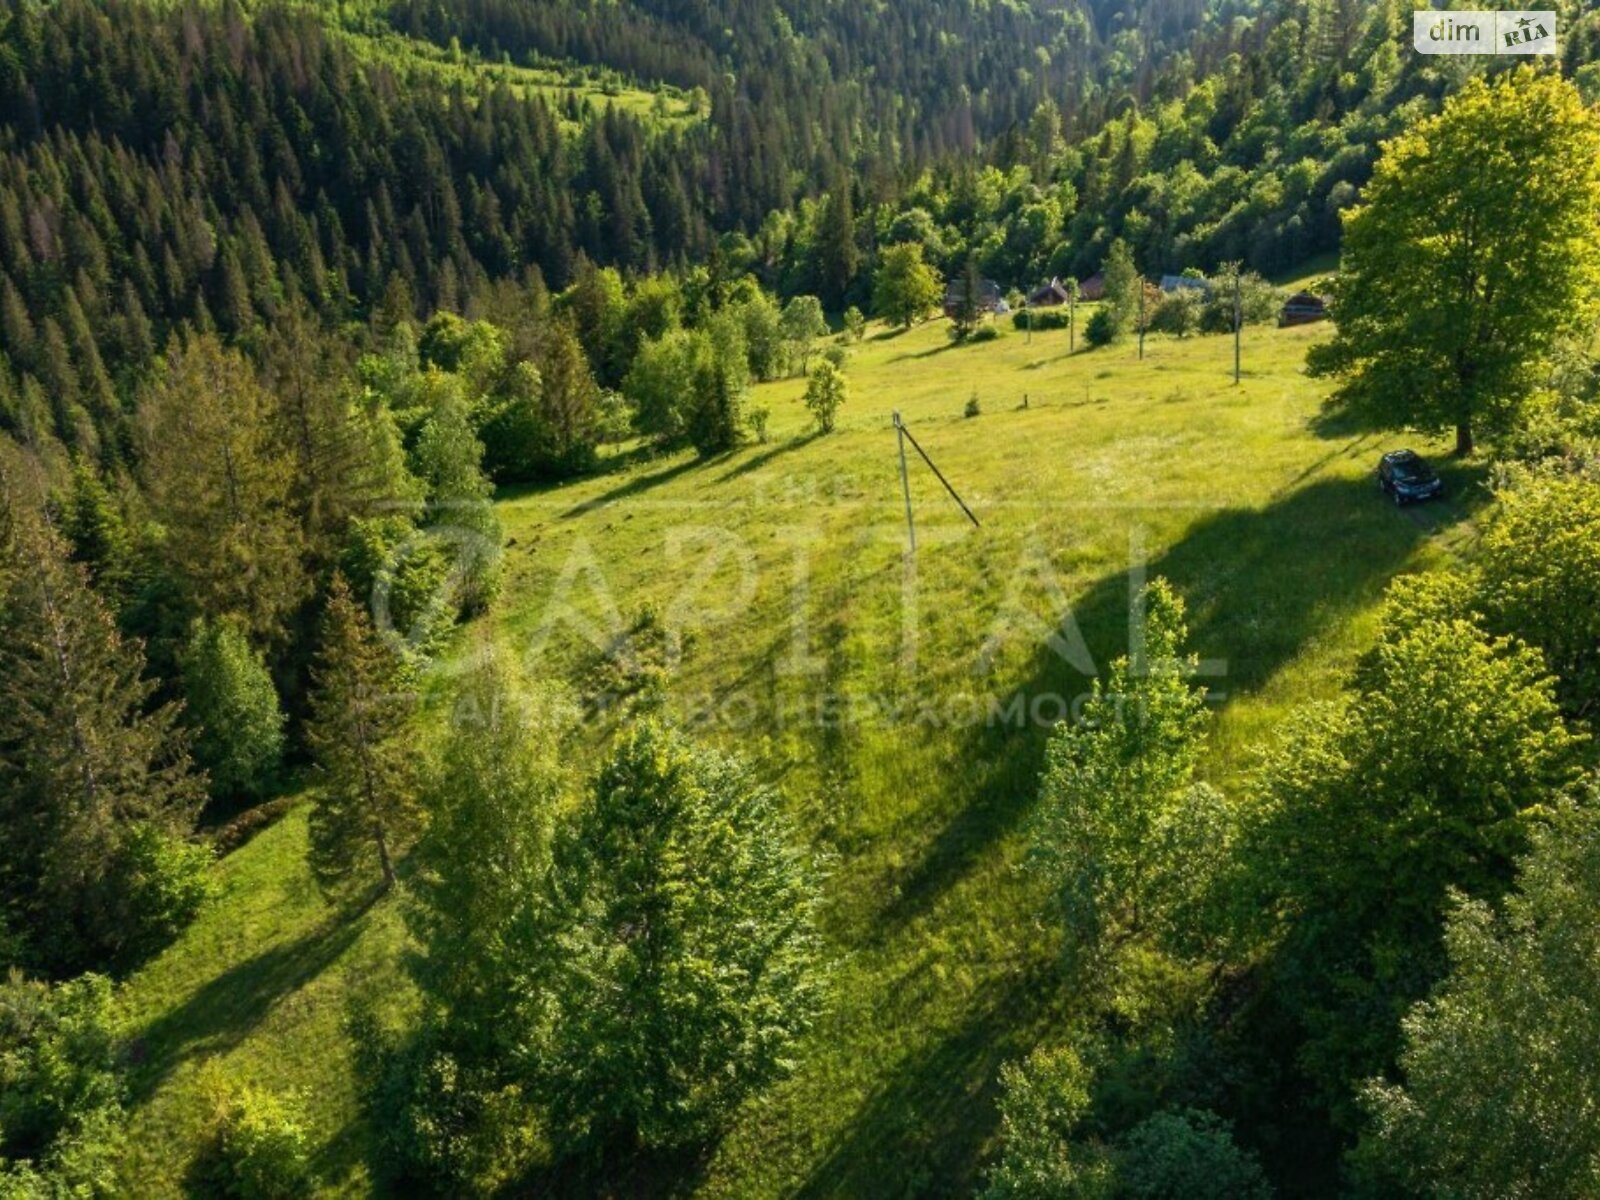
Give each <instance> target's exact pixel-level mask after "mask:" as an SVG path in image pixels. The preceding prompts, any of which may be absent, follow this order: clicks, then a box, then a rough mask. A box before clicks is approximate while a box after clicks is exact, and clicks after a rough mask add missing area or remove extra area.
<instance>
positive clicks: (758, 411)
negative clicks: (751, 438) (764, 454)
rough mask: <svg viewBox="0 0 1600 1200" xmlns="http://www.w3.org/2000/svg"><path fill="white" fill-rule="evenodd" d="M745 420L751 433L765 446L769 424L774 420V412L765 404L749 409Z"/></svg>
mask: <svg viewBox="0 0 1600 1200" xmlns="http://www.w3.org/2000/svg"><path fill="white" fill-rule="evenodd" d="M744 419H745V421H746V422H748V423H749V425H750V432H751V433H752V434H754V435H755V439H756V441H758V442H760V443H761V444H762V445H763V446H764V445H766V444H767V423H768V422H769V421H770V420H772V410H771V409H770V408H768V407H767V406H766V405H765V404H758V405H756V406H755V407H754V408H751V409H748V410H747V411H746V412H745V414H744Z"/></svg>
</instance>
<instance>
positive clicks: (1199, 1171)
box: [1117, 1109, 1271, 1200]
mask: <svg viewBox="0 0 1600 1200" xmlns="http://www.w3.org/2000/svg"><path fill="white" fill-rule="evenodd" d="M1117 1151H1118V1152H1117V1181H1118V1183H1119V1185H1120V1186H1119V1188H1118V1193H1117V1194H1118V1195H1120V1196H1126V1197H1128V1198H1129V1200H1168V1198H1169V1197H1177V1196H1182V1197H1185V1198H1190V1197H1192V1198H1194V1200H1201V1198H1203V1197H1207V1196H1215V1197H1217V1198H1218V1200H1267V1197H1268V1196H1269V1195H1271V1193H1270V1192H1269V1191H1268V1189H1267V1184H1266V1180H1265V1179H1264V1178H1263V1177H1262V1174H1261V1166H1260V1164H1259V1163H1257V1162H1256V1159H1255V1156H1254V1155H1253V1154H1248V1153H1246V1152H1245V1151H1243V1150H1241V1149H1239V1147H1238V1146H1236V1145H1234V1142H1233V1136H1232V1134H1231V1133H1229V1131H1228V1127H1227V1126H1226V1125H1224V1124H1223V1123H1222V1121H1221V1120H1220V1119H1219V1118H1218V1117H1217V1116H1215V1115H1214V1114H1212V1113H1208V1112H1198V1111H1195V1110H1193V1109H1189V1110H1187V1111H1184V1112H1161V1113H1156V1114H1155V1116H1153V1117H1150V1118H1149V1119H1148V1120H1146V1121H1144V1122H1143V1123H1141V1124H1139V1125H1138V1126H1136V1127H1134V1128H1133V1129H1132V1130H1130V1131H1129V1132H1128V1134H1127V1136H1125V1137H1124V1138H1123V1139H1122V1140H1121V1142H1120V1143H1119V1145H1118V1147H1117Z"/></svg>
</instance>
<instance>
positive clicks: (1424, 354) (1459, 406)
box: [1309, 68, 1600, 454]
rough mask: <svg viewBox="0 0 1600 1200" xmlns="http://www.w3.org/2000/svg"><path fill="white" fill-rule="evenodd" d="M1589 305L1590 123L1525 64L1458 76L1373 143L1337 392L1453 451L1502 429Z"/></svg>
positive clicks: (1598, 173) (1594, 281)
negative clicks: (1427, 112)
mask: <svg viewBox="0 0 1600 1200" xmlns="http://www.w3.org/2000/svg"><path fill="white" fill-rule="evenodd" d="M1597 304H1600V115H1596V113H1595V112H1594V111H1593V110H1592V109H1589V108H1587V107H1585V105H1584V103H1583V101H1582V100H1581V98H1580V97H1579V95H1578V92H1577V89H1576V88H1574V87H1573V86H1572V84H1570V83H1568V82H1566V81H1565V80H1563V79H1561V78H1560V77H1559V76H1557V75H1555V74H1552V73H1539V72H1536V71H1534V70H1532V69H1530V68H1521V69H1518V70H1516V71H1511V72H1507V73H1505V74H1503V75H1501V76H1499V77H1498V78H1497V79H1495V80H1494V82H1492V83H1486V82H1484V81H1483V80H1480V79H1474V80H1471V81H1469V82H1468V83H1467V84H1466V85H1465V86H1464V87H1463V88H1462V89H1461V91H1460V92H1458V93H1457V94H1456V95H1455V96H1453V97H1451V98H1450V99H1449V100H1447V101H1446V102H1445V105H1444V108H1443V110H1442V111H1441V112H1440V113H1439V115H1438V116H1436V117H1432V118H1430V119H1428V120H1424V121H1420V122H1418V123H1417V124H1415V125H1414V126H1412V128H1411V129H1409V130H1408V131H1406V132H1405V133H1403V134H1401V135H1400V136H1398V137H1396V138H1395V139H1394V140H1392V141H1391V142H1389V143H1388V144H1387V145H1386V146H1385V148H1384V153H1383V157H1382V158H1381V159H1380V160H1379V162H1378V165H1377V168H1376V170H1375V171H1374V174H1373V178H1372V180H1371V182H1370V183H1369V184H1368V185H1367V188H1366V191H1365V193H1364V195H1363V203H1362V204H1361V205H1359V206H1358V207H1356V208H1354V209H1352V210H1350V211H1349V212H1348V213H1347V215H1346V218H1345V232H1344V244H1343V256H1342V261H1341V269H1340V275H1339V278H1338V280H1337V281H1336V283H1335V286H1334V310H1333V311H1334V319H1335V321H1336V322H1337V326H1338V331H1337V333H1336V335H1335V336H1334V338H1333V340H1331V341H1330V342H1328V343H1326V344H1325V345H1323V346H1319V347H1316V348H1314V349H1313V350H1312V352H1311V355H1310V359H1309V361H1310V364H1311V368H1312V370H1313V371H1314V372H1317V373H1321V374H1331V375H1338V376H1340V377H1341V380H1342V381H1341V383H1340V386H1339V391H1338V393H1337V395H1338V396H1339V397H1340V398H1341V399H1342V400H1344V401H1345V402H1347V403H1349V404H1350V405H1352V406H1353V407H1355V408H1356V409H1358V410H1360V411H1363V412H1365V413H1366V414H1368V415H1370V416H1371V417H1373V418H1375V419H1376V420H1378V421H1380V422H1382V423H1384V424H1386V425H1390V426H1394V427H1406V428H1416V429H1422V430H1426V431H1444V430H1447V429H1452V428H1453V429H1454V430H1455V435H1456V450H1457V452H1458V453H1461V454H1466V453H1469V452H1470V451H1471V450H1472V447H1473V439H1474V437H1475V435H1476V434H1477V433H1480V432H1488V433H1497V432H1500V431H1503V430H1505V429H1507V428H1508V427H1510V426H1511V425H1512V424H1513V423H1514V422H1515V420H1516V418H1517V415H1518V412H1519V410H1520V409H1521V407H1522V404H1523V402H1524V401H1525V400H1526V399H1527V397H1528V396H1529V394H1530V393H1531V392H1532V391H1533V389H1534V388H1535V387H1537V386H1538V384H1539V367H1540V364H1541V363H1543V362H1544V361H1545V360H1546V357H1547V355H1548V354H1549V352H1550V350H1551V348H1552V347H1553V346H1554V345H1555V344H1556V343H1557V342H1558V341H1559V340H1560V339H1562V338H1563V337H1566V336H1568V335H1571V334H1575V333H1583V332H1586V331H1588V330H1589V329H1590V327H1591V326H1592V324H1593V321H1594V317H1595V314H1596V311H1597Z"/></svg>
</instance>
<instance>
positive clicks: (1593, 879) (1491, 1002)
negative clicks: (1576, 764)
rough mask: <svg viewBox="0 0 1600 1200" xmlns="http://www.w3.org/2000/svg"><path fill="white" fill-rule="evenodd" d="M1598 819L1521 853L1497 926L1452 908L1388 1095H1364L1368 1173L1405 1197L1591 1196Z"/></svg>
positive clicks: (1567, 824) (1581, 819)
mask: <svg viewBox="0 0 1600 1200" xmlns="http://www.w3.org/2000/svg"><path fill="white" fill-rule="evenodd" d="M1597 910H1600V814H1597V813H1596V811H1595V810H1594V809H1593V808H1592V807H1585V808H1581V809H1580V808H1572V809H1568V810H1566V811H1564V812H1563V813H1562V814H1561V815H1560V816H1559V817H1558V818H1557V820H1556V821H1555V822H1554V823H1553V824H1552V826H1550V827H1549V828H1547V829H1545V830H1542V831H1540V833H1539V834H1538V835H1536V837H1535V839H1534V846H1533V850H1532V852H1531V853H1530V854H1529V855H1528V856H1527V857H1526V858H1525V859H1524V860H1523V863H1522V870H1521V874H1520V876H1519V879H1518V888H1517V890H1516V892H1514V893H1513V894H1511V895H1510V896H1508V897H1506V900H1505V905H1504V911H1503V912H1498V913H1497V912H1496V911H1495V910H1494V909H1493V908H1491V907H1490V906H1489V905H1487V904H1484V903H1483V902H1481V901H1473V900H1468V899H1466V898H1464V897H1460V896H1458V897H1457V898H1456V903H1455V906H1454V909H1453V911H1452V913H1451V915H1450V919H1449V924H1448V927H1447V929H1446V933H1445V942H1446V945H1447V946H1448V948H1449V953H1450V973H1449V975H1447V976H1446V977H1445V979H1444V980H1443V982H1442V983H1441V984H1440V986H1439V988H1438V990H1437V991H1436V992H1435V993H1434V994H1433V996H1432V997H1431V998H1430V999H1429V1000H1427V1001H1425V1002H1423V1003H1420V1004H1418V1005H1417V1006H1416V1007H1414V1008H1413V1009H1412V1010H1411V1012H1410V1014H1409V1015H1408V1016H1407V1017H1406V1020H1405V1033H1406V1048H1405V1050H1404V1051H1403V1052H1402V1053H1401V1055H1400V1066H1401V1070H1402V1072H1403V1074H1404V1081H1403V1082H1402V1083H1385V1082H1381V1081H1374V1082H1373V1083H1372V1084H1371V1085H1370V1086H1369V1088H1368V1090H1367V1096H1366V1099H1367V1103H1368V1107H1369V1109H1370V1110H1371V1112H1372V1115H1373V1117H1374V1118H1375V1129H1374V1137H1373V1139H1372V1141H1371V1142H1370V1143H1369V1144H1368V1145H1366V1146H1364V1147H1363V1151H1364V1153H1363V1156H1362V1157H1363V1158H1364V1159H1365V1160H1366V1161H1367V1162H1368V1164H1369V1165H1375V1166H1377V1167H1378V1168H1379V1170H1380V1171H1382V1172H1384V1173H1386V1174H1389V1175H1392V1176H1394V1177H1396V1178H1398V1179H1399V1180H1401V1181H1403V1182H1404V1183H1405V1184H1407V1185H1409V1186H1410V1187H1411V1188H1412V1189H1414V1190H1415V1191H1416V1192H1417V1193H1418V1194H1426V1195H1441V1196H1459V1197H1462V1198H1463V1200H1466V1198H1482V1200H1489V1198H1491V1197H1495V1198H1498V1197H1505V1196H1586V1195H1592V1194H1594V1193H1595V1191H1596V1190H1597V1189H1600V1121H1597V1120H1596V1107H1597V1105H1600V925H1597V924H1596V921H1595V913H1596V911H1597Z"/></svg>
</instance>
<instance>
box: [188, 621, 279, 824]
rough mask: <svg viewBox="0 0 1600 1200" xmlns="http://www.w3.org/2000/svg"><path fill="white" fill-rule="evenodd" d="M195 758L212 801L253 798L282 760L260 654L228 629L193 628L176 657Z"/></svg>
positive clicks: (226, 624) (273, 694) (229, 624)
mask: <svg viewBox="0 0 1600 1200" xmlns="http://www.w3.org/2000/svg"><path fill="white" fill-rule="evenodd" d="M179 667H180V668H181V669H182V672H183V693H184V699H185V700H186V701H187V705H186V708H185V711H184V717H185V719H186V721H187V722H188V723H189V724H190V725H191V726H192V727H193V728H194V731H195V740H194V755H195V758H196V759H197V760H198V761H199V762H200V763H201V765H203V766H204V767H205V768H206V773H207V774H208V775H209V776H210V779H211V789H212V794H213V795H214V796H217V797H219V798H225V797H233V796H259V795H260V794H261V793H262V792H264V791H265V790H266V789H267V787H268V785H270V784H271V782H272V777H273V775H274V774H275V772H276V771H277V769H278V761H279V759H280V758H281V757H282V755H283V721H284V717H283V710H282V709H281V708H279V706H278V693H277V691H276V690H275V689H274V687H273V685H272V674H271V673H270V672H269V671H268V670H267V664H266V662H265V661H264V660H263V659H262V657H261V652H260V651H258V650H254V649H252V648H251V646H250V642H249V639H247V638H246V637H245V635H244V632H243V630H241V629H240V628H239V627H238V625H237V624H236V623H235V622H233V621H228V620H220V621H212V622H206V621H196V622H195V626H194V629H193V631H192V633H191V635H190V638H189V644H188V645H187V646H186V647H185V648H184V651H183V653H182V654H181V655H180V656H179Z"/></svg>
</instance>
